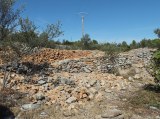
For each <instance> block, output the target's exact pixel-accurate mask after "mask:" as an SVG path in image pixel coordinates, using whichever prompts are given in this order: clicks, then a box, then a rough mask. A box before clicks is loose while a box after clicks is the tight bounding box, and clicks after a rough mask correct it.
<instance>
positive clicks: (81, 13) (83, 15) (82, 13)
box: [79, 12, 88, 38]
mask: <svg viewBox="0 0 160 119" xmlns="http://www.w3.org/2000/svg"><path fill="white" fill-rule="evenodd" d="M79 14H80V15H81V18H82V38H83V37H84V17H85V15H87V14H88V13H86V12H79Z"/></svg>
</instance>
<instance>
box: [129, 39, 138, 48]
mask: <svg viewBox="0 0 160 119" xmlns="http://www.w3.org/2000/svg"><path fill="white" fill-rule="evenodd" d="M130 48H131V49H135V48H137V42H136V41H135V40H133V41H132V43H131V44H130Z"/></svg>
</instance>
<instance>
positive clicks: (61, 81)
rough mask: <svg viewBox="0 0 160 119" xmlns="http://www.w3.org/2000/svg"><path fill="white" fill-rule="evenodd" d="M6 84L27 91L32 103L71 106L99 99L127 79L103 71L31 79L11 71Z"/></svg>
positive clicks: (125, 83) (120, 86)
mask: <svg viewBox="0 0 160 119" xmlns="http://www.w3.org/2000/svg"><path fill="white" fill-rule="evenodd" d="M10 77H11V79H10V80H9V81H8V84H7V86H8V87H11V88H12V89H14V90H17V91H19V92H22V93H25V94H27V97H28V98H29V100H30V102H28V103H29V104H46V105H52V104H60V105H61V106H62V107H63V108H68V107H69V108H72V106H78V105H81V104H84V103H85V102H86V101H89V100H96V101H100V100H102V99H103V98H104V96H105V93H107V92H111V91H112V90H114V91H119V90H124V89H126V87H127V85H128V82H127V81H126V80H125V79H123V77H121V76H115V75H112V74H107V73H106V74H101V73H97V74H95V73H90V74H88V73H83V74H81V73H80V74H78V73H76V74H75V73H73V74H72V73H57V74H54V73H53V74H50V76H44V77H39V76H37V75H34V76H33V77H32V78H30V79H29V78H28V77H24V76H22V75H17V74H15V73H12V74H11V76H10Z"/></svg>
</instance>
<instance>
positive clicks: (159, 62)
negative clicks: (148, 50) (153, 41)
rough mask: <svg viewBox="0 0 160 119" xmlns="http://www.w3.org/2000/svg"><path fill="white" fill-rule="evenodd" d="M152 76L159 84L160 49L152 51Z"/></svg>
mask: <svg viewBox="0 0 160 119" xmlns="http://www.w3.org/2000/svg"><path fill="white" fill-rule="evenodd" d="M153 76H154V77H155V82H156V83H157V84H158V85H160V51H159V50H158V51H157V52H155V53H154V55H153Z"/></svg>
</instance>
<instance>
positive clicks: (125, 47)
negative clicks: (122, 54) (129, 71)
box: [120, 41, 129, 51]
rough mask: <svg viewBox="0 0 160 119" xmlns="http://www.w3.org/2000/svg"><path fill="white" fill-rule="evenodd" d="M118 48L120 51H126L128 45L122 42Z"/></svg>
mask: <svg viewBox="0 0 160 119" xmlns="http://www.w3.org/2000/svg"><path fill="white" fill-rule="evenodd" d="M120 47H121V50H122V51H127V50H129V46H128V44H127V42H126V41H123V42H122V44H121V46H120Z"/></svg>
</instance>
